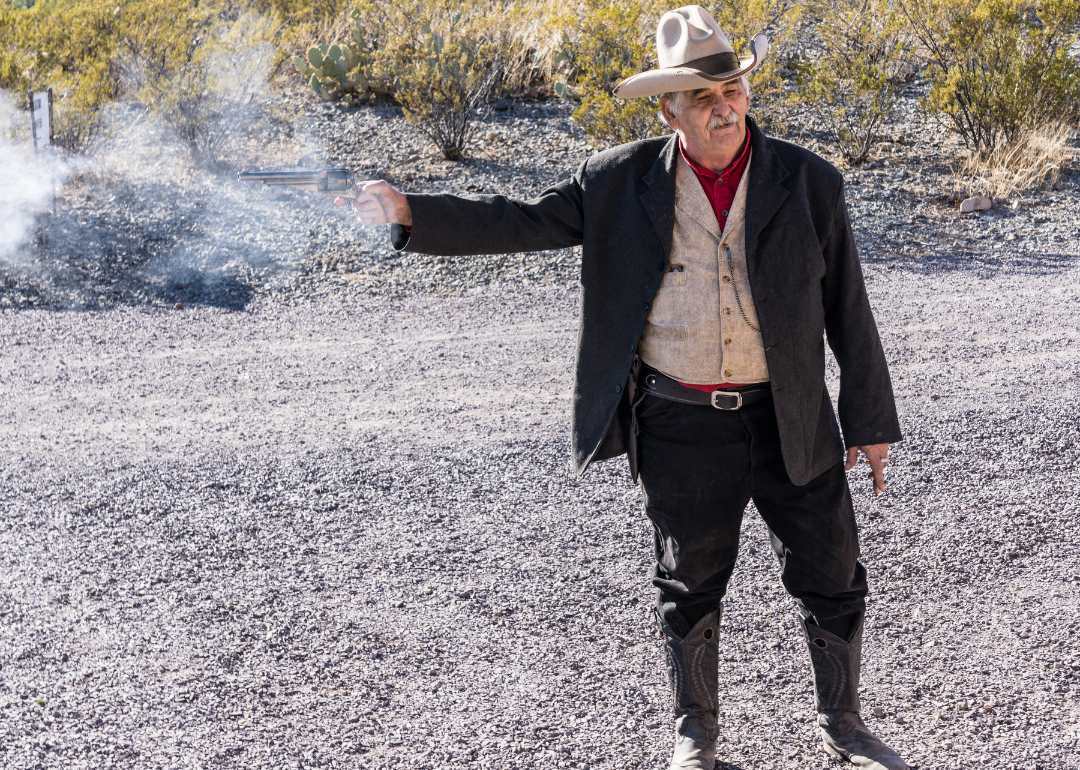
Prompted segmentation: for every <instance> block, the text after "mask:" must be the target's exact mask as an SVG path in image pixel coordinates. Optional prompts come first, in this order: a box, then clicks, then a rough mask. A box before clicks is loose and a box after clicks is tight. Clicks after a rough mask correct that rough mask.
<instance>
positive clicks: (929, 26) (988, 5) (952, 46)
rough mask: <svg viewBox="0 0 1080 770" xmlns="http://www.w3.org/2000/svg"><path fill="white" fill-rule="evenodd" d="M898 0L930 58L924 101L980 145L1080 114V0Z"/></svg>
mask: <svg viewBox="0 0 1080 770" xmlns="http://www.w3.org/2000/svg"><path fill="white" fill-rule="evenodd" d="M899 1H900V2H901V4H902V6H903V9H904V12H905V14H906V16H907V20H908V22H909V24H910V25H911V29H912V30H913V32H914V33H915V35H916V36H917V37H918V39H919V41H920V43H921V44H922V48H923V54H924V56H925V57H926V58H927V60H928V61H929V67H928V69H927V76H928V78H929V79H930V82H931V90H930V94H929V96H928V97H927V98H926V99H925V100H924V101H923V107H924V108H925V109H926V110H927V111H928V112H929V113H930V114H932V115H936V116H938V117H939V118H940V119H941V120H942V121H943V122H944V124H945V125H946V126H948V127H949V128H950V129H951V130H952V131H954V132H955V133H956V134H958V135H959V136H960V137H961V138H962V139H963V141H964V143H965V145H966V146H967V147H969V148H970V149H972V150H973V151H974V152H976V153H978V154H980V155H990V154H992V153H993V152H994V151H995V150H996V149H997V148H998V147H999V146H1001V145H1003V144H1015V143H1016V142H1018V141H1019V140H1020V139H1021V138H1022V137H1023V136H1024V135H1025V133H1027V132H1030V131H1031V130H1032V129H1033V128H1035V127H1037V126H1039V125H1043V124H1050V123H1055V122H1067V123H1075V121H1076V119H1077V117H1078V116H1080V63H1078V62H1077V60H1076V58H1075V57H1074V56H1072V55H1071V54H1070V53H1069V49H1070V47H1072V46H1074V45H1076V43H1077V39H1078V35H1080V0H1043V1H1042V2H1033V1H1032V0H899Z"/></svg>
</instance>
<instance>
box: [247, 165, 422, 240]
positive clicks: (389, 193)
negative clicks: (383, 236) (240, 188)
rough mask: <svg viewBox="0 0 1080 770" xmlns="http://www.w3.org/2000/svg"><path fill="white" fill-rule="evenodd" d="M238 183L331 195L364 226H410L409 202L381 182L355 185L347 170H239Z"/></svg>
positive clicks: (335, 201) (365, 182)
mask: <svg viewBox="0 0 1080 770" xmlns="http://www.w3.org/2000/svg"><path fill="white" fill-rule="evenodd" d="M236 178H237V179H239V180H240V181H241V182H262V183H263V184H264V185H266V186H268V187H295V188H297V189H299V190H307V191H309V192H317V193H322V194H323V195H333V196H334V205H335V206H343V205H345V203H346V202H348V203H351V204H352V207H353V212H354V213H355V214H356V216H357V218H358V219H359V220H360V221H361V222H362V223H363V224H365V225H371V224H380V223H395V224H399V225H405V226H406V227H410V226H412V209H410V208H409V201H408V199H407V198H406V197H405V196H404V195H402V194H401V193H400V192H398V191H397V190H395V189H394V188H393V187H391V186H390V185H389V184H387V183H386V182H384V181H382V180H381V179H380V180H371V181H360V182H357V181H356V179H355V177H354V176H353V172H352V171H351V170H349V169H347V168H321V169H318V170H316V171H241V172H240V173H239V174H237V175H236Z"/></svg>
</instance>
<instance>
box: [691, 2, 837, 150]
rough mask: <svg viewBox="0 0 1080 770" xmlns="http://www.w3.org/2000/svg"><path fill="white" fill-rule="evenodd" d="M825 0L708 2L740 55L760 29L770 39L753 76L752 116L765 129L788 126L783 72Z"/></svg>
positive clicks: (798, 52) (796, 57)
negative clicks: (765, 53) (767, 49)
mask: <svg viewBox="0 0 1080 770" xmlns="http://www.w3.org/2000/svg"><path fill="white" fill-rule="evenodd" d="M823 6H824V7H827V4H826V3H825V2H824V0H731V2H724V3H719V4H714V5H712V6H709V12H710V13H711V14H712V16H713V18H714V19H715V20H716V23H717V25H718V26H719V27H720V29H721V30H722V31H723V33H724V34H725V35H726V36H727V38H728V41H729V42H730V43H731V47H732V48H733V49H734V50H735V53H736V54H738V55H739V56H740V57H741V56H745V55H747V54H748V53H749V51H750V41H751V40H753V39H754V36H755V35H757V34H758V33H759V32H764V33H765V34H766V35H767V36H768V38H769V53H768V55H767V56H766V57H765V61H764V63H762V65H761V66H760V67H758V68H757V69H756V70H754V72H753V74H751V75H750V80H751V81H752V90H753V101H752V104H751V109H752V110H753V114H754V117H755V118H756V119H757V120H758V122H759V123H760V124H761V125H762V127H764V128H765V129H766V130H769V131H774V132H779V133H783V132H784V131H785V130H786V126H787V123H788V121H789V120H790V117H789V113H790V112H791V109H790V108H791V107H792V104H791V101H790V99H789V98H788V94H787V93H786V92H785V89H784V82H785V81H784V78H783V75H784V73H785V71H787V70H792V69H794V67H795V66H796V63H797V62H798V61H800V60H801V58H802V57H803V55H804V52H803V51H802V50H801V48H800V45H801V43H800V41H801V40H802V39H804V38H805V37H806V36H805V35H802V34H801V33H802V32H803V29H804V26H805V25H806V24H807V23H808V22H810V21H812V19H813V16H814V13H815V12H816V11H817V10H818V9H819V8H820V7H823Z"/></svg>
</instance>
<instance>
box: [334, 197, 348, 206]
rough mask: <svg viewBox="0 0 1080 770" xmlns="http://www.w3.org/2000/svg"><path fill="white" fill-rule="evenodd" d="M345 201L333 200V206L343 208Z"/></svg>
mask: <svg viewBox="0 0 1080 770" xmlns="http://www.w3.org/2000/svg"><path fill="white" fill-rule="evenodd" d="M346 202H347V201H346V200H345V199H344V198H334V205H335V206H344V205H345V203H346Z"/></svg>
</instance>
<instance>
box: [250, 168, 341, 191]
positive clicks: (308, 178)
mask: <svg viewBox="0 0 1080 770" xmlns="http://www.w3.org/2000/svg"><path fill="white" fill-rule="evenodd" d="M236 178H237V179H238V180H240V181H241V182H262V183H263V184H264V185H266V186H267V187H295V188H297V189H298V190H307V191H308V192H317V193H322V194H323V195H333V196H334V197H335V198H355V197H356V196H357V195H359V194H360V190H359V189H358V188H357V187H356V181H355V179H354V178H353V172H352V171H350V170H349V169H347V168H320V169H316V170H314V171H241V172H240V173H239V174H237V175H236Z"/></svg>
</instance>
